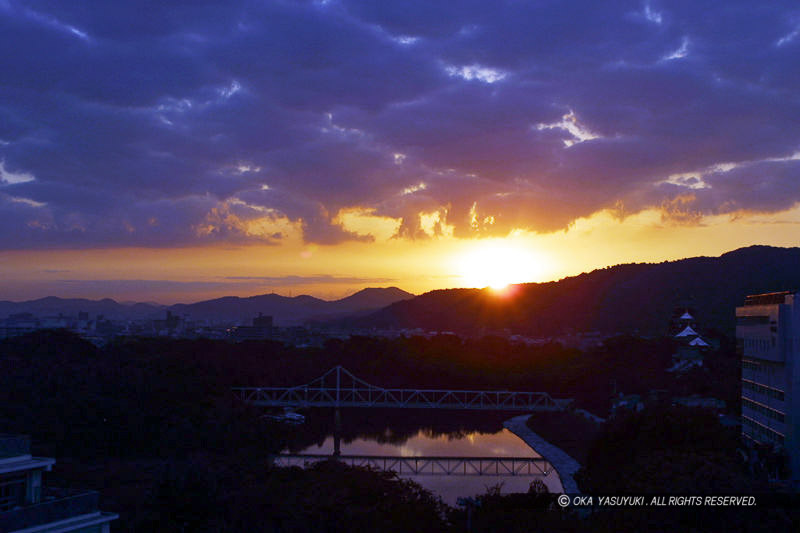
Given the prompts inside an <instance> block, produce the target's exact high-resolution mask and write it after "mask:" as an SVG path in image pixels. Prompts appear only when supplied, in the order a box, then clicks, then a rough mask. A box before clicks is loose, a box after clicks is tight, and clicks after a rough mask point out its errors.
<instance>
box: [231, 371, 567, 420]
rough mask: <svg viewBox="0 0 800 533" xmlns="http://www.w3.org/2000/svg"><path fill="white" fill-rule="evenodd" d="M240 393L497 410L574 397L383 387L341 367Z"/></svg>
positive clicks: (273, 403) (541, 407) (316, 403)
mask: <svg viewBox="0 0 800 533" xmlns="http://www.w3.org/2000/svg"><path fill="white" fill-rule="evenodd" d="M233 391H234V394H236V396H237V397H238V398H239V399H240V400H242V401H244V402H247V403H250V404H252V405H259V406H265V407H391V408H408V409H475V410H485V411H488V410H494V411H563V410H564V409H566V408H567V407H568V406H569V405H570V403H572V400H571V399H554V398H552V397H551V396H550V395H549V394H548V393H546V392H513V391H507V390H495V391H486V390H485V391H480V390H444V389H385V388H382V387H376V386H375V385H371V384H369V383H367V382H366V381H364V380H362V379H360V378H357V377H356V376H354V375H353V374H351V373H350V372H349V371H348V370H347V369H345V368H344V367H342V366H336V367H334V368H332V369H330V370H328V371H327V372H326V373H325V374H323V375H322V376H320V377H318V378H316V379H315V380H313V381H311V382H309V383H306V384H305V385H298V386H295V387H236V388H234V389H233Z"/></svg>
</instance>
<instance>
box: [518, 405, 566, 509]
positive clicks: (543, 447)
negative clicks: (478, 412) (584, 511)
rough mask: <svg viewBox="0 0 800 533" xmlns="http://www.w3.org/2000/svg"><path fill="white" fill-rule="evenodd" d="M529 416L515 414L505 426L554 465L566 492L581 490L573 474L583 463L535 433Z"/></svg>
mask: <svg viewBox="0 0 800 533" xmlns="http://www.w3.org/2000/svg"><path fill="white" fill-rule="evenodd" d="M529 417H530V415H520V416H515V417H514V418H512V419H510V420H506V421H505V422H504V423H503V426H504V427H505V428H506V429H508V430H509V431H511V432H512V433H514V434H515V435H516V436H518V437H519V438H521V439H522V440H523V441H525V444H527V445H528V446H530V447H531V448H533V449H534V450H536V453H538V454H539V455H541V456H542V457H543V458H545V459H547V461H548V462H549V463H550V464H551V465H553V467H554V468H555V469H556V472H557V473H558V476H559V478H560V479H561V487H562V489H563V491H564V492H565V493H567V494H578V493H579V492H580V491H579V490H578V485H577V483H575V479H574V477H573V476H574V475H575V473H576V472H577V471H578V469H580V467H581V465H580V464H579V463H578V462H577V461H576V460H575V459H573V458H572V457H570V456H569V455H567V454H566V453H565V452H564V451H563V450H561V449H560V448H558V447H556V446H553V445H552V444H550V443H549V442H547V441H546V440H544V439H543V438H542V437H540V436H539V435H537V434H536V433H534V432H533V430H532V429H531V428H529V427H528V425H527V421H528V418H529Z"/></svg>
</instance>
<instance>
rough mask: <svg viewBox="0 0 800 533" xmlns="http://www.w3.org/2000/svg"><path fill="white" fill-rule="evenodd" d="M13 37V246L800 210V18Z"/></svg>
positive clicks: (202, 16) (351, 6)
mask: <svg viewBox="0 0 800 533" xmlns="http://www.w3.org/2000/svg"><path fill="white" fill-rule="evenodd" d="M0 43H2V44H3V49H5V50H13V51H14V52H13V53H6V54H2V56H0V72H2V74H3V80H4V82H3V84H2V86H0V161H2V167H1V168H2V172H3V175H2V176H0V223H2V224H3V225H4V227H5V228H8V229H9V231H6V232H3V234H2V236H0V248H3V249H14V248H40V247H53V246H64V247H84V246H86V247H92V246H110V245H137V246H172V245H183V244H200V243H204V242H213V241H235V242H250V241H257V242H268V243H274V242H280V241H281V239H282V238H283V237H284V235H282V234H280V232H277V231H275V232H269V231H268V232H261V233H258V232H256V233H254V232H252V231H250V229H249V228H250V227H251V223H253V222H255V221H258V220H263V219H264V218H265V217H267V218H269V217H272V218H274V219H276V220H277V219H279V218H281V219H282V218H288V219H289V220H290V221H291V222H293V223H295V224H297V226H298V227H300V228H302V231H303V234H304V238H305V240H306V241H309V242H319V243H335V242H339V241H342V240H349V239H361V240H369V239H370V236H365V235H357V234H355V233H352V232H349V231H347V230H346V229H345V228H343V227H341V226H340V225H338V224H337V222H336V215H337V213H338V212H339V211H340V210H342V209H347V208H353V207H363V208H367V209H372V210H374V213H375V214H376V215H379V216H391V217H395V218H400V219H402V224H401V230H400V236H401V237H412V238H413V237H415V236H421V235H422V234H421V231H420V230H421V226H420V219H419V214H420V213H423V212H424V213H431V212H438V213H439V216H440V224H448V225H452V226H453V227H454V231H455V234H456V235H457V236H461V237H467V236H482V235H503V234H505V233H507V232H508V231H510V230H511V229H513V228H529V229H534V230H538V231H552V230H557V229H560V228H563V227H565V226H566V225H568V224H569V223H570V222H571V221H573V220H574V219H575V218H576V217H581V216H588V215H591V214H592V213H594V212H596V211H598V210H602V209H606V208H611V207H619V206H622V207H624V211H625V212H627V213H632V212H636V211H638V210H641V209H646V208H652V207H655V208H663V209H664V211H665V213H667V216H671V217H674V218H681V220H682V221H684V222H686V223H696V222H697V221H699V220H700V219H701V218H702V216H703V215H707V214H717V213H728V212H749V211H754V212H775V211H779V210H783V209H787V208H789V207H792V206H793V205H795V203H796V202H797V201H798V200H800V190H798V188H797V187H795V186H794V185H793V184H794V183H795V182H797V178H798V177H800V176H798V167H797V163H796V160H793V159H789V158H790V156H792V154H794V153H796V152H797V151H798V147H800V132H798V130H797V128H796V124H797V123H798V121H799V120H800V103H798V101H797V98H796V94H797V92H798V90H799V89H800V78H798V76H796V75H795V74H794V73H795V72H796V65H797V62H798V59H800V57H798V56H800V9H798V8H797V7H796V5H795V4H794V3H792V2H770V3H766V4H759V5H754V4H753V3H752V2H731V1H726V2H715V3H712V4H704V5H702V6H700V5H698V4H697V3H695V2H669V3H661V2H655V1H650V0H647V1H619V2H612V3H607V2H603V3H598V2H577V3H576V2H572V3H570V4H564V3H563V2H535V3H521V2H499V3H492V4H487V3H486V2H467V3H459V4H457V5H456V4H447V3H441V4H435V3H434V4H432V3H431V2H417V1H413V2H408V1H406V2H394V1H386V2H377V3H376V2H365V1H346V0H339V1H337V0H331V1H329V2H299V3H289V2H284V1H274V2H253V1H248V0H241V1H233V2H212V1H205V2H179V3H176V2H171V3H169V5H163V6H162V5H160V4H154V5H149V6H148V7H147V8H146V9H144V8H142V7H141V6H140V5H139V4H137V3H134V2H100V1H86V2H79V3H74V2H56V1H52V0H48V1H45V0H40V1H30V2H25V3H22V2H18V1H15V0H8V1H6V2H2V3H0ZM720 169H724V170H720ZM6 174H7V176H6ZM18 176H26V178H25V179H21V178H18ZM28 177H30V178H31V179H28ZM687 213H688V214H689V215H690V216H689V215H687Z"/></svg>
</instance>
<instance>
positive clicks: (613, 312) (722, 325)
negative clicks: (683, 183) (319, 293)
mask: <svg viewBox="0 0 800 533" xmlns="http://www.w3.org/2000/svg"><path fill="white" fill-rule="evenodd" d="M798 287H800V248H779V247H772V246H763V245H755V246H750V247H745V248H739V249H736V250H732V251H730V252H726V253H724V254H722V255H720V256H719V257H708V256H698V257H690V258H685V259H679V260H674V261H663V262H660V263H624V264H619V265H614V266H610V267H605V268H601V269H595V270H593V271H591V272H585V273H582V274H579V275H576V276H568V277H565V278H562V279H560V280H558V281H549V282H543V283H527V284H519V285H514V286H511V288H510V289H508V290H509V296H506V297H503V296H499V295H498V294H497V293H496V292H493V291H491V290H489V289H444V290H437V291H431V292H428V293H425V294H422V295H420V296H417V297H415V298H413V299H411V300H407V301H401V302H396V303H394V304H391V305H389V306H388V307H386V308H384V309H381V310H379V311H376V312H375V313H372V314H370V315H368V316H366V317H363V318H361V319H358V320H354V321H351V325H354V326H361V327H380V328H422V329H426V330H433V331H454V332H457V333H460V334H465V335H480V334H482V333H487V332H497V331H504V330H508V331H510V332H512V333H519V334H525V335H531V336H537V337H550V336H556V335H562V334H568V333H573V332H588V331H597V332H602V333H606V334H617V333H632V334H644V335H659V334H664V333H666V330H667V328H668V323H669V319H670V317H671V315H672V312H673V311H674V309H675V308H676V307H679V306H681V305H683V306H691V307H693V308H695V309H696V310H697V318H698V320H699V322H700V323H701V324H702V325H703V326H704V328H706V329H716V330H718V331H720V332H723V333H726V334H731V333H732V332H733V327H734V326H733V324H734V309H735V307H736V306H738V305H742V304H743V302H744V297H745V296H746V295H748V294H757V293H763V292H772V291H778V290H791V289H797V288H798ZM511 293H513V295H512V294H511Z"/></svg>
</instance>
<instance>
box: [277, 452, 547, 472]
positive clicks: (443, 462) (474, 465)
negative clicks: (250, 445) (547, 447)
mask: <svg viewBox="0 0 800 533" xmlns="http://www.w3.org/2000/svg"><path fill="white" fill-rule="evenodd" d="M271 457H272V460H273V464H274V465H275V466H284V467H285V466H299V467H306V466H308V465H309V464H311V463H316V462H319V461H326V460H330V459H336V460H337V461H341V462H343V463H345V464H347V465H350V466H361V467H368V468H371V469H373V470H383V471H386V472H395V473H396V474H397V475H407V476H546V475H548V474H549V473H550V472H552V471H553V467H552V465H551V464H550V463H548V462H547V461H546V460H545V459H542V458H541V457H399V456H381V455H336V456H330V455H311V454H278V455H273V456H271Z"/></svg>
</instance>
